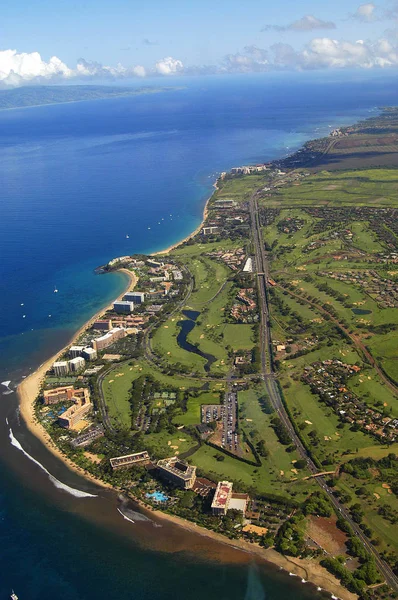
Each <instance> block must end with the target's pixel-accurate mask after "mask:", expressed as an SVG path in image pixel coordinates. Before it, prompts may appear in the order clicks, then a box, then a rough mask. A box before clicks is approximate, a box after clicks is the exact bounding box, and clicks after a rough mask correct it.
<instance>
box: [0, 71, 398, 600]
mask: <svg viewBox="0 0 398 600" xmlns="http://www.w3.org/2000/svg"><path fill="white" fill-rule="evenodd" d="M380 81H381V80H377V81H376V82H375V79H370V78H368V79H366V78H362V77H361V78H358V77H353V78H351V79H349V80H348V79H342V78H341V77H339V78H337V79H332V78H329V79H325V78H323V79H320V78H319V77H318V76H316V77H306V78H305V79H304V76H302V77H301V78H299V79H298V78H297V77H294V78H288V77H287V76H286V75H285V76H280V77H274V78H272V79H271V78H269V77H265V76H264V75H262V76H241V77H239V78H235V77H224V78H220V79H219V78H198V79H194V80H188V79H187V80H185V79H184V80H182V79H180V80H178V82H177V84H178V85H179V86H184V87H183V89H178V90H175V91H168V92H164V93H159V94H153V95H145V96H137V97H133V98H120V99H111V100H103V101H95V102H83V103H75V104H65V105H53V106H46V107H36V108H29V109H15V110H9V111H2V112H0V257H1V260H0V303H1V314H2V317H3V319H2V326H1V329H0V353H1V362H0V381H3V380H5V379H11V380H12V381H13V384H15V383H16V382H17V381H18V380H20V378H21V377H22V376H23V375H26V374H28V373H29V371H30V369H32V368H34V367H35V366H37V365H38V364H39V363H41V362H42V361H43V360H44V358H46V357H48V356H49V355H51V354H52V353H53V352H54V351H55V350H56V349H57V348H59V347H61V346H62V345H63V344H64V343H65V342H66V341H67V339H68V338H69V337H70V336H71V334H72V333H73V331H75V330H76V329H77V328H78V326H79V325H81V324H82V323H83V322H84V321H85V320H87V318H88V317H89V316H91V315H92V314H93V313H94V312H95V311H97V310H99V308H100V307H101V306H105V305H106V304H107V303H109V301H110V300H111V299H112V298H114V297H115V296H117V295H118V294H119V293H120V291H121V290H122V289H123V287H124V285H125V280H124V276H123V275H119V274H113V275H106V276H103V275H102V276H100V275H95V274H94V268H95V267H96V266H98V265H100V264H103V263H104V262H106V261H107V260H109V259H110V258H112V257H114V256H118V255H123V254H127V253H133V252H151V251H155V250H159V249H162V248H164V247H166V246H168V245H170V244H171V243H173V242H176V241H177V240H178V239H181V238H183V237H184V236H186V235H187V234H188V233H190V232H191V231H192V230H193V229H194V228H195V227H196V226H197V225H198V224H199V222H200V220H201V215H202V211H203V206H204V203H205V200H206V198H207V197H208V196H209V195H210V194H211V191H212V183H213V181H214V179H215V177H216V174H217V173H218V172H220V171H223V170H228V169H229V168H231V167H232V166H236V165H239V164H245V163H253V162H258V161H266V160H270V159H273V158H277V157H281V156H283V155H285V154H286V153H290V152H292V151H294V150H295V149H297V148H298V147H299V146H300V145H301V144H302V143H303V142H304V141H305V140H307V139H310V138H312V137H315V136H320V135H323V134H325V133H327V132H328V131H329V129H330V126H333V127H334V126H337V125H341V124H348V123H351V122H354V121H356V120H357V119H359V118H363V117H367V116H369V114H371V112H372V111H374V110H375V109H376V107H377V106H380V105H387V104H396V99H397V91H398V90H397V83H396V82H395V81H394V80H393V79H392V78H391V79H389V78H386V79H383V80H382V83H380ZM156 83H157V85H159V82H156ZM173 83H174V82H171V81H169V80H167V85H170V84H173ZM126 236H129V237H126ZM54 289H58V290H59V291H58V293H54ZM50 315H51V316H50ZM0 398H1V405H0V419H1V420H2V424H1V425H0V430H1V438H0V448H1V455H2V457H3V460H4V465H3V466H2V467H1V471H0V475H1V478H2V488H1V492H0V519H1V520H0V542H1V543H0V547H1V548H2V550H1V564H2V575H0V596H2V595H3V596H4V597H7V593H9V588H10V586H12V585H13V586H14V587H19V589H20V590H22V591H23V592H24V595H22V594H20V598H21V599H22V598H41V599H42V598H54V597H56V598H65V599H69V598H71V599H75V598H76V599H77V598H82V599H83V598H84V599H86V598H87V599H90V600H91V599H92V598H110V599H112V598H137V599H139V600H141V599H144V598H154V599H160V598H162V599H163V598H164V599H167V598H185V597H188V596H189V597H191V598H202V597H203V596H204V595H206V597H208V598H209V600H210V599H211V598H218V599H220V598H226V597H229V598H248V599H249V598H256V599H257V598H259V599H260V598H265V597H266V598H275V599H282V598H289V597H293V596H294V597H295V598H296V599H297V600H300V598H303V599H304V598H309V597H310V596H311V597H313V596H314V592H313V590H309V589H308V591H307V589H306V586H302V585H298V584H296V583H294V582H293V581H292V580H291V579H289V578H287V579H286V577H284V576H282V575H281V574H279V573H278V572H274V571H272V570H271V571H270V570H263V569H262V568H261V569H260V568H258V569H257V568H254V567H253V566H251V567H248V565H247V564H244V563H242V564H239V566H238V567H236V566H231V564H230V560H232V559H231V557H229V555H228V559H226V560H225V562H224V564H223V563H220V562H217V561H216V562H213V561H211V560H210V559H209V556H208V552H207V554H206V553H205V552H204V551H203V552H202V554H203V555H206V557H205V558H203V559H198V558H194V554H195V549H196V547H197V546H198V547H199V545H200V544H199V542H198V541H197V540H196V541H195V536H192V539H191V538H190V537H189V536H188V538H187V539H185V538H184V540H183V541H184V543H183V542H182V541H181V552H178V553H177V555H176V554H175V553H173V554H170V553H169V551H170V549H169V548H168V552H161V550H154V549H153V548H149V547H148V548H146V547H145V540H146V539H148V540H152V542H151V543H149V542H148V545H149V546H151V545H152V546H153V544H155V542H154V539H155V538H156V539H157V540H158V544H159V545H160V546H161V545H162V543H163V541H165V539H166V537H167V536H169V537H170V538H173V539H174V537H175V535H177V534H175V533H173V532H172V531H168V533H167V536H166V534H165V533H164V532H165V531H166V530H165V529H164V528H163V529H160V528H159V529H158V530H156V536H155V535H154V528H153V526H152V525H147V527H148V529H145V526H144V525H142V527H143V529H139V528H138V526H137V529H136V531H137V532H138V533H136V534H134V532H133V533H131V535H130V536H129V539H124V537H121V536H120V533H121V531H118V534H116V533H115V527H116V522H115V518H116V516H117V512H116V508H115V502H116V500H115V498H114V496H112V495H111V493H109V492H108V493H105V492H101V493H100V494H99V498H98V499H95V500H94V499H89V498H87V499H78V498H76V497H74V496H73V495H70V494H68V493H66V492H65V491H64V490H62V489H59V488H57V487H55V486H54V484H53V483H51V481H50V480H49V479H48V477H47V475H46V474H45V473H44V472H43V471H40V470H39V469H38V467H37V465H34V464H33V463H32V462H31V461H29V460H28V459H27V458H26V456H24V455H23V454H22V453H21V452H20V450H18V449H17V448H16V447H15V446H12V445H11V444H10V439H9V424H10V425H11V426H12V427H13V429H14V431H15V434H16V436H17V437H18V439H19V440H20V441H21V443H22V444H23V447H24V448H25V449H26V450H27V451H29V452H30V453H31V454H33V455H34V456H35V457H36V458H38V459H39V460H40V461H41V462H43V464H45V466H46V467H47V468H48V469H49V470H50V472H51V473H52V474H53V475H55V476H56V477H57V478H58V479H59V480H61V481H62V482H65V483H68V484H69V485H72V486H74V487H77V488H78V489H81V490H82V489H88V490H90V491H91V492H93V491H94V493H96V492H97V490H95V489H93V486H91V485H89V484H87V483H85V482H83V480H82V479H81V478H78V477H77V476H75V475H72V474H71V473H70V472H69V471H68V470H67V469H66V468H65V467H64V466H63V465H62V464H60V463H59V461H57V460H56V459H55V458H54V457H52V456H51V455H50V454H49V453H48V452H47V451H46V450H45V449H44V448H42V447H41V445H40V444H39V443H38V442H37V441H36V440H34V439H33V438H32V437H31V436H30V435H29V434H28V432H27V431H26V430H25V429H24V427H23V424H21V423H19V420H18V415H17V414H16V402H15V398H14V397H13V396H0ZM6 415H7V418H8V420H9V424H7V423H6V422H5V420H4V419H5V416H6ZM107 494H108V495H107ZM133 520H134V519H133ZM119 521H120V523H119V522H118V526H117V527H118V528H119V529H123V528H127V527H128V526H129V527H132V524H129V525H128V521H125V520H123V519H122V518H121V517H120V518H119ZM123 531H124V530H123ZM129 531H130V530H129ZM134 535H135V536H136V538H135V539H134ZM131 536H132V538H133V539H131ZM173 536H174V537H173ZM190 544H194V545H195V548H192V552H193V554H190V553H189V548H190ZM155 546H156V544H155ZM212 552H215V553H216V550H215V549H213V550H212ZM225 553H226V551H225ZM221 554H222V553H221ZM226 556H227V553H226ZM181 585H182V586H183V587H182V588H180V587H179V586H181ZM16 591H17V592H18V590H16ZM188 592H189V593H188Z"/></svg>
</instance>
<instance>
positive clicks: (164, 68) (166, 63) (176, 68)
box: [155, 56, 184, 75]
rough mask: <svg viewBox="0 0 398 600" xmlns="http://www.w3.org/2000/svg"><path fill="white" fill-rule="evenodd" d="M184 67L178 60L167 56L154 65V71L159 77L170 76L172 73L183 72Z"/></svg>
mask: <svg viewBox="0 0 398 600" xmlns="http://www.w3.org/2000/svg"><path fill="white" fill-rule="evenodd" d="M183 69H184V65H183V64H182V62H181V61H180V60H176V59H175V58H172V57H171V56H167V57H166V58H163V60H160V61H159V62H157V63H156V65H155V70H156V72H157V73H159V75H172V74H173V73H179V72H181V71H183Z"/></svg>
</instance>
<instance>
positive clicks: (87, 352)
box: [82, 346, 97, 360]
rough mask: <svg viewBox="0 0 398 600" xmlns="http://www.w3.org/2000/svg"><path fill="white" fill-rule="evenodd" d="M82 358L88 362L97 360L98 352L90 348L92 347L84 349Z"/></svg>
mask: <svg viewBox="0 0 398 600" xmlns="http://www.w3.org/2000/svg"><path fill="white" fill-rule="evenodd" d="M82 356H83V357H84V358H85V359H86V360H96V358H97V351H96V350H94V348H90V346H87V348H84V349H83V351H82Z"/></svg>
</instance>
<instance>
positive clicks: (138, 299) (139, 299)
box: [123, 292, 145, 304]
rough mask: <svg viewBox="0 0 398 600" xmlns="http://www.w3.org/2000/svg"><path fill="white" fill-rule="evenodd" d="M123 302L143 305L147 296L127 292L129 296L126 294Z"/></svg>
mask: <svg viewBox="0 0 398 600" xmlns="http://www.w3.org/2000/svg"><path fill="white" fill-rule="evenodd" d="M123 300H124V301H125V302H133V303H134V304H142V303H143V302H145V294H144V292H127V294H124V296H123Z"/></svg>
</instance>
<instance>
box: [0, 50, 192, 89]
mask: <svg viewBox="0 0 398 600" xmlns="http://www.w3.org/2000/svg"><path fill="white" fill-rule="evenodd" d="M183 70H184V66H183V64H182V62H181V61H180V60H176V59H174V58H171V57H168V58H165V59H163V60H162V61H159V62H158V63H156V65H155V66H154V67H153V68H152V69H148V70H147V69H146V68H145V67H143V66H142V65H133V66H130V67H125V66H123V65H121V64H118V65H116V66H115V67H111V66H106V65H102V64H101V63H99V62H96V61H87V60H85V59H84V58H80V59H79V60H78V61H77V64H76V66H75V67H74V68H70V67H68V66H67V65H66V64H65V63H63V62H62V61H61V60H60V59H59V58H57V57H56V56H53V57H52V58H50V60H49V61H48V62H46V61H45V60H44V59H42V57H41V56H40V54H39V53H38V52H31V53H26V52H21V53H18V52H17V51H16V50H0V86H1V87H17V86H20V85H27V84H32V85H33V84H43V83H48V82H49V81H53V82H55V81H57V82H59V81H63V80H72V79H83V78H87V79H127V78H129V77H146V76H147V75H169V74H170V73H177V72H182V71H183Z"/></svg>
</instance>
